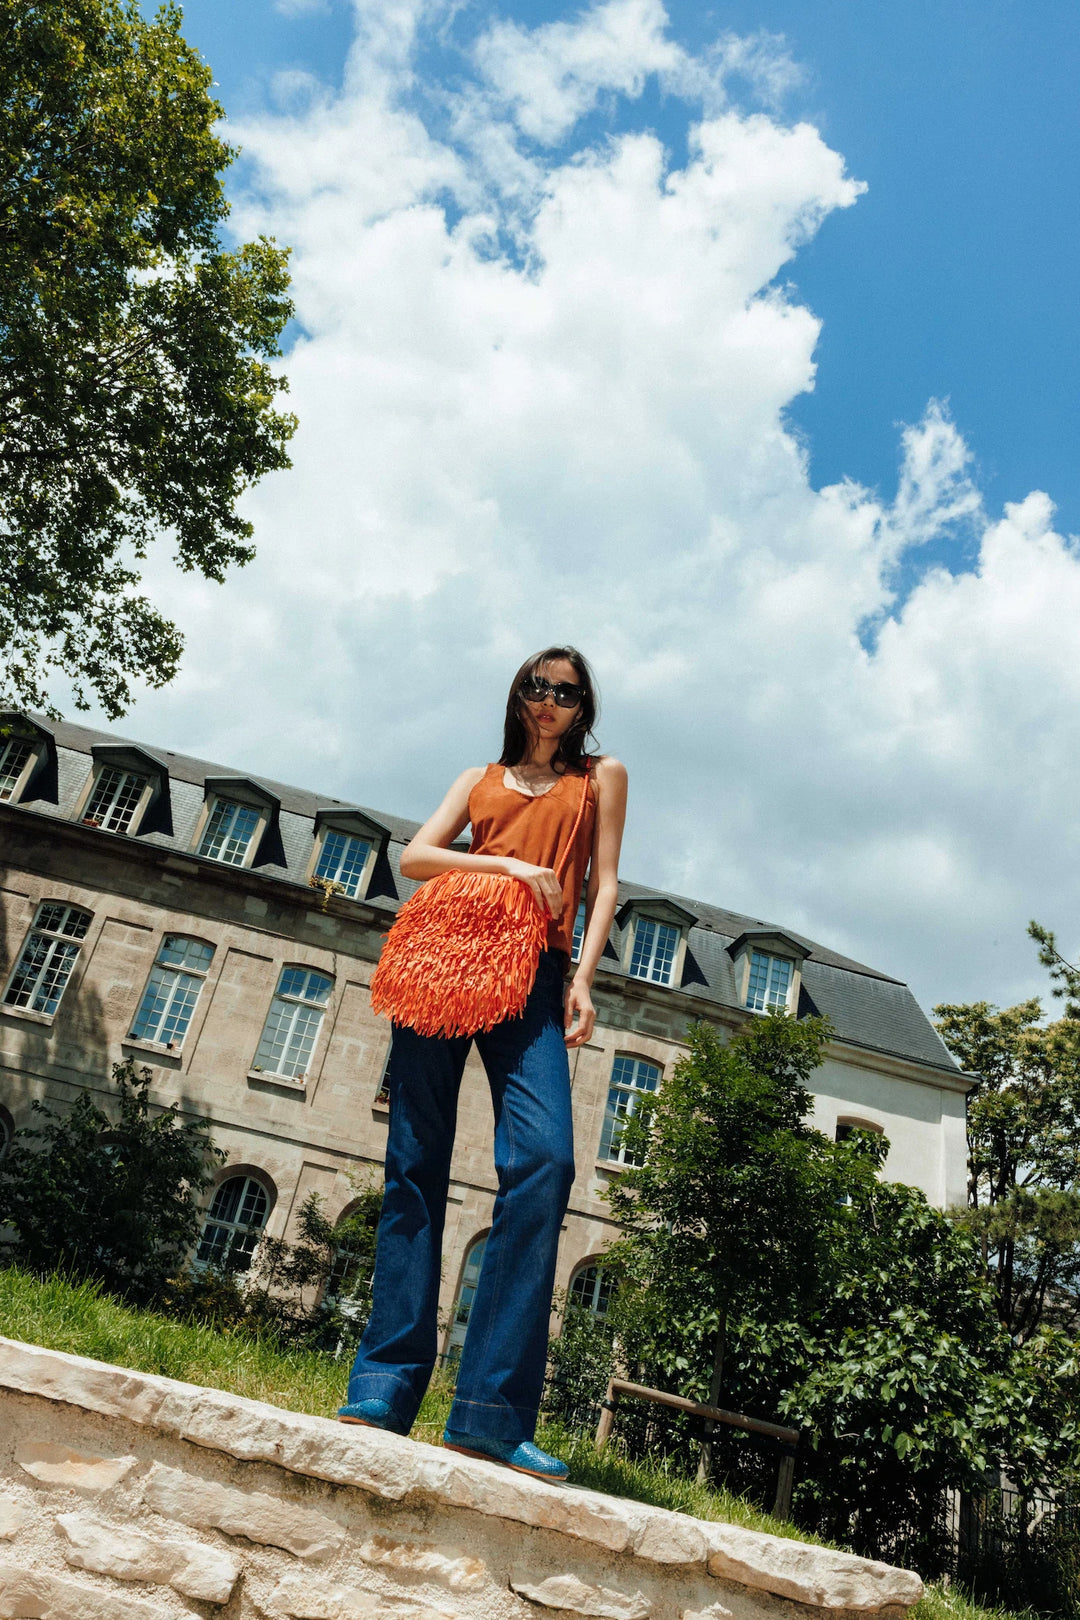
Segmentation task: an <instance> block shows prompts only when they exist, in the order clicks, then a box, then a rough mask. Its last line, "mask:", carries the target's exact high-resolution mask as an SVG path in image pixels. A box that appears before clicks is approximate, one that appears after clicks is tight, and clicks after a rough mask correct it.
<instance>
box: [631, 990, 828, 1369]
mask: <svg viewBox="0 0 1080 1620" xmlns="http://www.w3.org/2000/svg"><path fill="white" fill-rule="evenodd" d="M827 1035H828V1028H827V1025H826V1024H825V1022H824V1020H822V1019H819V1018H811V1019H804V1020H802V1021H801V1022H796V1021H795V1020H794V1019H791V1018H788V1017H786V1016H785V1015H783V1014H773V1015H769V1016H767V1017H764V1018H760V1019H755V1020H754V1021H753V1022H752V1023H750V1024H748V1025H747V1026H746V1028H745V1029H743V1030H741V1031H740V1032H739V1033H738V1034H737V1035H736V1036H735V1037H734V1038H733V1039H732V1040H731V1041H730V1042H728V1043H725V1042H724V1041H723V1039H722V1038H721V1036H720V1035H719V1033H718V1032H717V1031H716V1030H715V1029H713V1027H712V1026H711V1025H709V1024H706V1023H699V1024H695V1025H692V1026H691V1028H690V1030H689V1032H688V1036H687V1039H688V1042H689V1048H690V1049H689V1053H688V1055H687V1056H686V1057H685V1058H684V1059H682V1060H681V1061H680V1062H679V1063H677V1064H676V1066H675V1072H674V1074H673V1075H672V1077H671V1078H670V1079H669V1080H668V1081H667V1082H666V1083H665V1085H664V1087H663V1089H662V1090H661V1091H660V1092H659V1093H658V1094H657V1096H656V1098H655V1099H654V1100H652V1099H651V1100H650V1103H649V1104H648V1105H647V1106H646V1107H645V1108H643V1109H642V1111H641V1112H639V1113H638V1114H637V1115H636V1116H635V1117H633V1118H632V1119H630V1120H629V1121H628V1122H627V1124H626V1126H625V1127H624V1129H623V1133H622V1138H621V1143H622V1146H623V1147H624V1148H626V1149H628V1150H629V1156H630V1158H631V1160H632V1161H635V1162H632V1163H631V1164H630V1165H629V1167H628V1168H627V1169H626V1170H624V1171H623V1173H622V1174H621V1176H620V1177H619V1179H618V1181H617V1182H615V1183H614V1184H613V1185H612V1187H611V1189H610V1191H609V1193H608V1201H609V1203H610V1205H611V1209H612V1212H613V1214H614V1215H615V1217H616V1219H617V1220H618V1222H619V1224H620V1226H622V1228H623V1230H624V1233H625V1234H626V1235H625V1237H624V1238H623V1239H622V1240H621V1241H620V1242H619V1243H617V1244H616V1245H615V1247H614V1249H613V1250H612V1251H611V1255H612V1259H613V1261H614V1263H615V1264H616V1265H617V1266H618V1268H619V1270H620V1274H621V1278H622V1281H621V1285H620V1299H621V1310H622V1312H623V1313H625V1312H626V1310H627V1309H628V1308H629V1307H628V1302H629V1300H630V1298H631V1295H633V1297H634V1300H635V1304H634V1322H635V1329H634V1332H635V1336H636V1337H637V1338H638V1339H642V1336H643V1335H644V1336H645V1337H646V1338H647V1336H648V1332H649V1322H650V1320H651V1318H653V1317H655V1319H656V1324H657V1329H658V1331H659V1333H660V1334H661V1336H666V1333H667V1326H668V1323H669V1321H670V1311H671V1309H672V1306H673V1304H674V1303H675V1301H676V1300H677V1299H678V1298H679V1297H680V1289H681V1286H682V1280H683V1279H691V1278H692V1279H693V1283H692V1287H693V1294H694V1309H695V1311H696V1312H697V1313H698V1314H699V1315H700V1313H701V1312H703V1311H704V1312H705V1313H707V1314H708V1316H709V1317H710V1318H711V1319H712V1321H713V1322H714V1324H715V1332H714V1335H713V1345H714V1357H713V1368H712V1372H711V1375H710V1374H708V1373H706V1372H705V1370H704V1369H703V1367H702V1366H701V1365H700V1364H698V1365H696V1366H690V1365H689V1364H687V1365H686V1366H684V1367H682V1368H679V1369H678V1370H679V1371H680V1372H681V1373H682V1374H683V1375H684V1379H688V1380H689V1381H690V1382H694V1383H696V1384H697V1386H698V1387H699V1388H700V1392H701V1394H702V1396H703V1397H704V1398H707V1395H708V1394H711V1395H712V1397H713V1399H714V1400H715V1398H716V1396H717V1394H718V1391H719V1386H720V1382H721V1377H722V1361H723V1337H724V1326H725V1323H726V1321H727V1318H728V1317H729V1315H730V1314H731V1313H732V1312H733V1311H739V1312H742V1313H748V1312H752V1313H753V1314H755V1315H757V1316H759V1317H761V1318H762V1319H765V1320H783V1319H785V1318H787V1317H789V1316H790V1315H791V1314H792V1313H793V1312H794V1311H796V1310H797V1308H798V1307H799V1305H800V1304H802V1303H804V1302H805V1300H806V1296H807V1290H808V1289H810V1290H813V1289H814V1288H815V1287H816V1286H817V1279H818V1277H819V1276H820V1273H821V1270H822V1266H823V1264H824V1262H825V1253H824V1250H823V1248H822V1239H823V1234H824V1232H825V1230H826V1229H827V1226H828V1223H829V1211H830V1210H831V1209H832V1208H833V1206H834V1205H835V1202H836V1199H837V1197H838V1196H840V1195H841V1189H839V1188H838V1183H837V1178H836V1168H837V1160H836V1157H835V1154H834V1153H833V1148H832V1144H831V1143H830V1142H829V1141H828V1139H827V1138H826V1137H825V1136H823V1135H822V1134H821V1132H820V1131H817V1130H815V1129H814V1128H813V1127H812V1126H811V1125H809V1124H807V1116H808V1115H809V1113H810V1111H811V1108H812V1098H811V1095H810V1091H809V1087H808V1084H807V1082H808V1080H809V1077H810V1075H811V1073H812V1072H813V1070H814V1069H815V1068H816V1067H817V1066H818V1064H819V1063H820V1062H821V1056H822V1052H823V1049H824V1044H825V1041H826V1039H827ZM673 1370H675V1369H673ZM703 1377H704V1386H703V1387H702V1378H703Z"/></svg>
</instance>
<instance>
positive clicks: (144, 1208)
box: [0, 1058, 225, 1304]
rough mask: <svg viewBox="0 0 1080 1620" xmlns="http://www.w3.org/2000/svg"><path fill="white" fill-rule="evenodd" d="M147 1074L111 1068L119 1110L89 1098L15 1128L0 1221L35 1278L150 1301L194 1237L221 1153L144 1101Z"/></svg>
mask: <svg viewBox="0 0 1080 1620" xmlns="http://www.w3.org/2000/svg"><path fill="white" fill-rule="evenodd" d="M152 1078H153V1076H152V1072H151V1070H150V1069H141V1070H136V1068H135V1065H134V1063H133V1062H132V1060H131V1059H130V1058H129V1059H128V1060H127V1062H126V1063H117V1064H116V1065H114V1067H113V1080H114V1081H115V1084H116V1106H115V1111H114V1112H113V1111H110V1113H106V1112H104V1111H103V1110H102V1109H101V1108H99V1107H98V1105H97V1104H96V1103H95V1101H94V1100H93V1098H92V1097H91V1095H90V1093H89V1092H88V1091H83V1092H81V1093H80V1094H79V1096H78V1097H77V1098H76V1099H75V1102H74V1104H73V1106H72V1108H71V1111H70V1112H69V1113H67V1114H63V1115H62V1114H58V1113H56V1112H55V1111H54V1110H52V1109H50V1108H49V1107H48V1106H47V1105H46V1104H44V1103H40V1102H35V1103H34V1104H33V1107H34V1109H35V1111H36V1112H37V1113H38V1114H40V1115H41V1116H42V1117H43V1118H44V1120H45V1121H46V1123H44V1124H42V1125H38V1126H26V1127H24V1128H23V1129H22V1130H19V1131H16V1133H15V1140H14V1142H13V1143H12V1145H11V1147H10V1149H9V1150H8V1152H7V1154H6V1155H5V1156H4V1158H3V1160H0V1223H2V1224H4V1225H6V1226H9V1227H11V1228H12V1229H13V1230H14V1232H15V1235H16V1251H17V1255H18V1258H19V1259H20V1260H21V1261H23V1262H24V1263H25V1264H26V1265H28V1266H29V1267H31V1268H32V1269H33V1270H35V1271H40V1272H49V1271H57V1270H64V1271H69V1272H71V1273H72V1274H73V1275H75V1276H78V1277H92V1278H96V1279H97V1280H99V1281H100V1282H101V1283H102V1284H103V1285H104V1286H105V1287H106V1288H108V1289H109V1290H111V1291H112V1292H113V1293H116V1294H120V1295H122V1296H124V1297H125V1298H126V1299H129V1300H132V1301H134V1302H135V1303H138V1304H147V1303H153V1302H154V1301H155V1300H157V1299H158V1298H159V1297H160V1296H161V1295H162V1293H163V1290H164V1288H165V1285H166V1282H167V1280H168V1278H169V1277H170V1276H171V1275H172V1274H173V1273H174V1272H175V1271H177V1270H178V1269H179V1268H180V1267H181V1266H182V1265H183V1264H184V1262H185V1260H186V1259H187V1256H188V1254H189V1253H190V1251H191V1249H192V1248H193V1246H194V1244H195V1241H196V1239H197V1238H198V1235H199V1228H200V1224H201V1195H202V1193H203V1192H204V1191H205V1190H206V1188H207V1187H208V1186H209V1184H210V1181H211V1180H212V1178H213V1172H214V1167H215V1166H216V1165H217V1164H219V1163H220V1162H221V1161H222V1160H223V1159H224V1158H225V1155H224V1153H222V1152H221V1151H220V1149H218V1148H216V1147H215V1146H214V1144H213V1142H212V1140H211V1137H210V1127H209V1125H208V1124H207V1122H206V1121H205V1120H202V1119H196V1120H184V1119H183V1118H182V1117H181V1115H180V1112H179V1109H178V1107H177V1106H176V1104H173V1105H171V1106H170V1107H168V1108H164V1109H162V1108H157V1107H156V1106H155V1105H154V1104H152V1103H151V1101H150V1083H151V1080H152Z"/></svg>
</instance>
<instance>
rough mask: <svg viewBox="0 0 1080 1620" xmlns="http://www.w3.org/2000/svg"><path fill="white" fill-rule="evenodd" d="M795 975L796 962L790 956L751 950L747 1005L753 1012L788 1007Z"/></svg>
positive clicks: (747, 982)
mask: <svg viewBox="0 0 1080 1620" xmlns="http://www.w3.org/2000/svg"><path fill="white" fill-rule="evenodd" d="M794 975H795V963H794V962H793V961H792V959H791V957H790V956H773V955H772V954H771V953H770V952H768V951H751V953H750V972H749V976H748V978H747V981H746V1005H747V1006H748V1007H749V1008H750V1010H751V1012H769V1011H771V1010H775V1009H777V1008H780V1007H786V1006H787V1004H788V1001H789V999H790V996H791V985H792V980H793V978H794Z"/></svg>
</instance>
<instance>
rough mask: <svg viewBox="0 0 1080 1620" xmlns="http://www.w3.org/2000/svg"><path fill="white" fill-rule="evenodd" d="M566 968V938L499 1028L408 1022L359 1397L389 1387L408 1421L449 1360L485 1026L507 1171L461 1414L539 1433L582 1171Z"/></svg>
mask: <svg viewBox="0 0 1080 1620" xmlns="http://www.w3.org/2000/svg"><path fill="white" fill-rule="evenodd" d="M565 968H566V957H565V956H564V955H563V953H562V952H560V951H544V952H542V953H541V956H540V964H539V967H538V968H537V973H536V982H535V983H534V985H533V988H532V990H531V992H530V994H529V999H528V1001H527V1002H526V1003H525V1007H524V1009H523V1011H522V1012H521V1014H520V1015H519V1016H518V1017H517V1018H508V1019H506V1020H504V1022H503V1023H501V1024H497V1025H496V1026H495V1028H494V1029H493V1030H491V1032H490V1033H489V1034H486V1035H476V1036H473V1037H472V1038H471V1039H470V1038H469V1037H468V1036H461V1037H455V1038H453V1039H449V1040H446V1039H442V1038H440V1037H438V1036H434V1037H432V1036H425V1035H417V1034H416V1032H415V1031H414V1030H411V1029H408V1028H406V1027H404V1026H402V1025H395V1026H394V1035H393V1044H392V1047H391V1053H390V1070H389V1090H390V1130H389V1137H388V1140H387V1145H386V1189H385V1192H384V1194H383V1205H382V1214H381V1216H380V1218H379V1233H378V1244H377V1248H376V1252H375V1280H374V1299H373V1303H372V1308H371V1315H370V1317H369V1318H368V1323H367V1327H366V1328H365V1330H364V1336H363V1338H362V1339H361V1341H360V1348H359V1350H358V1351H357V1354H356V1360H355V1362H354V1363H353V1369H352V1373H351V1375H350V1377H349V1394H348V1399H349V1401H350V1402H355V1401H366V1400H381V1401H385V1402H386V1403H387V1405H388V1406H389V1407H390V1412H391V1425H392V1427H394V1428H396V1429H397V1430H398V1431H399V1432H400V1433H402V1434H407V1433H408V1431H409V1429H410V1428H411V1427H412V1424H413V1421H414V1419H415V1417H416V1414H417V1411H418V1410H419V1407H420V1402H421V1400H422V1399H423V1395H424V1391H425V1389H426V1388H427V1384H428V1379H429V1378H430V1376H431V1371H432V1368H433V1367H434V1365H435V1356H436V1352H437V1321H436V1317H437V1311H438V1301H439V1283H440V1280H441V1260H442V1235H443V1225H444V1222H445V1218H446V1197H447V1192H448V1190H449V1185H450V1158H451V1154H452V1152H453V1147H454V1127H455V1122H456V1118H457V1099H458V1090H459V1087H460V1085H461V1076H462V1071H463V1070H464V1068H465V1060H466V1058H467V1057H468V1054H469V1047H470V1045H471V1044H472V1040H475V1042H476V1046H477V1050H478V1051H479V1053H480V1057H481V1059H482V1061H483V1064H484V1068H485V1070H486V1071H487V1077H488V1084H489V1086H490V1088H491V1101H492V1106H493V1108H494V1112H495V1169H496V1172H497V1175H498V1184H499V1185H498V1193H497V1195H496V1198H495V1208H494V1211H493V1214H492V1221H491V1231H490V1233H489V1235H488V1239H487V1243H486V1245H485V1248H484V1258H483V1263H482V1265H481V1269H480V1277H479V1281H478V1283H477V1288H476V1294H475V1297H474V1299H473V1304H472V1310H471V1311H470V1313H469V1325H468V1330H467V1332H466V1335H465V1344H464V1348H463V1350H462V1354H461V1362H460V1365H459V1367H458V1377H457V1392H456V1394H455V1397H454V1404H453V1408H452V1409H451V1412H450V1417H449V1420H448V1423H447V1427H448V1428H450V1429H453V1430H454V1431H455V1432H457V1433H459V1434H463V1435H471V1436H474V1437H476V1438H477V1439H481V1438H485V1437H486V1438H491V1439H495V1440H499V1441H504V1442H506V1443H507V1444H509V1445H516V1444H518V1443H519V1442H520V1441H522V1440H531V1439H532V1437H533V1433H534V1430H535V1428H536V1416H537V1411H538V1409H539V1406H540V1397H541V1393H542V1391H543V1385H544V1370H545V1367H546V1363H547V1343H548V1321H549V1317H550V1312H551V1293H552V1288H553V1286H554V1281H555V1259H556V1253H557V1250H558V1246H559V1231H560V1228H561V1226H562V1220H563V1216H564V1215H565V1213H566V1205H567V1200H568V1199H569V1196H570V1188H571V1185H572V1184H573V1180H574V1146H573V1127H572V1122H571V1115H570V1068H569V1063H568V1061H567V1053H566V1046H565V1043H564V1040H563V975H564V972H565Z"/></svg>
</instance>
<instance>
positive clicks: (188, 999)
mask: <svg viewBox="0 0 1080 1620" xmlns="http://www.w3.org/2000/svg"><path fill="white" fill-rule="evenodd" d="M213 958H214V947H213V946H212V945H207V944H206V942H205V940H201V939H185V938H184V937H183V935H181V934H166V935H165V937H164V939H163V940H162V941H161V946H160V948H159V950H158V953H157V960H156V961H155V963H154V965H153V967H152V968H151V969H150V977H149V978H148V979H147V981H146V989H145V990H144V991H143V996H142V1000H141V1001H140V1003H139V1010H138V1012H137V1013H136V1014H135V1022H134V1023H133V1024H132V1026H131V1034H132V1037H133V1039H135V1040H137V1041H156V1042H158V1043H159V1044H160V1045H162V1046H179V1045H180V1043H181V1041H182V1040H183V1039H184V1036H185V1035H186V1034H187V1027H188V1025H189V1024H190V1023H191V1015H192V1013H193V1012H194V1011H195V1004H196V1002H197V1001H198V999H199V992H200V990H201V989H202V987H203V981H204V979H205V978H206V974H207V971H208V969H209V967H210V963H211V962H212V961H213Z"/></svg>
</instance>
